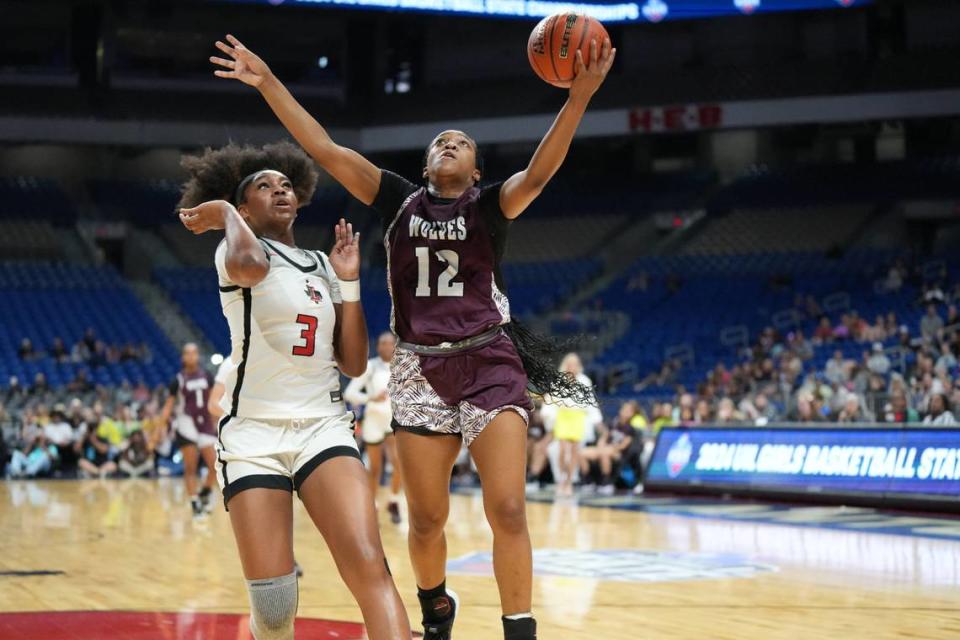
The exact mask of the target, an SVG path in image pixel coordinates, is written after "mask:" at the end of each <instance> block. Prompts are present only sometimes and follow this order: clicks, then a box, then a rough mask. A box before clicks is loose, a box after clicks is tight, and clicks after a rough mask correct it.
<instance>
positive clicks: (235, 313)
mask: <svg viewBox="0 0 960 640" xmlns="http://www.w3.org/2000/svg"><path fill="white" fill-rule="evenodd" d="M260 242H261V244H262V245H263V248H264V251H265V252H266V254H267V258H268V259H269V260H270V270H269V271H268V272H267V276H266V277H265V278H264V279H263V280H262V281H261V282H259V283H258V284H257V285H255V286H253V287H249V288H247V287H241V286H239V285H237V284H235V283H233V282H231V281H230V278H229V276H227V269H226V255H227V243H226V241H224V242H221V243H220V246H219V247H217V252H216V256H215V262H216V265H217V274H218V275H219V278H220V304H221V305H222V307H223V315H224V316H226V318H227V324H229V326H230V341H231V345H232V353H231V355H230V358H229V360H228V362H229V364H226V366H227V371H226V379H225V382H224V394H223V400H222V401H221V402H220V406H221V408H222V409H223V411H224V415H227V416H240V417H244V418H318V417H323V416H332V415H338V414H342V413H343V412H344V411H345V410H346V409H345V407H344V404H343V401H342V399H341V394H340V372H339V370H338V369H337V364H336V361H335V360H334V353H333V329H334V325H335V324H336V314H335V311H334V307H333V305H334V304H340V302H341V299H340V284H339V280H338V279H337V276H336V273H334V271H333V267H332V266H331V265H330V261H329V259H328V258H327V256H326V255H324V254H323V253H322V252H320V251H306V250H303V249H297V248H294V247H288V246H286V245H284V244H281V243H279V242H276V241H271V240H265V239H262V238H261V240H260Z"/></svg>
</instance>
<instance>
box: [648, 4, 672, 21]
mask: <svg viewBox="0 0 960 640" xmlns="http://www.w3.org/2000/svg"><path fill="white" fill-rule="evenodd" d="M668 13H670V7H668V6H667V3H666V2H664V1H663V0H647V3H646V4H645V5H643V15H644V17H645V18H646V19H647V20H649V21H650V22H660V21H661V20H663V19H664V18H666V17H667V14H668Z"/></svg>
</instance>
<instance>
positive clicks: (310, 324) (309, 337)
mask: <svg viewBox="0 0 960 640" xmlns="http://www.w3.org/2000/svg"><path fill="white" fill-rule="evenodd" d="M317 322H318V320H317V318H315V317H314V316H308V315H306V314H304V313H301V314H300V315H298V316H297V324H305V325H307V328H306V329H304V330H303V331H301V332H300V337H301V338H303V341H304V342H303V344H296V345H293V355H295V356H312V355H313V352H314V350H315V349H316V347H317Z"/></svg>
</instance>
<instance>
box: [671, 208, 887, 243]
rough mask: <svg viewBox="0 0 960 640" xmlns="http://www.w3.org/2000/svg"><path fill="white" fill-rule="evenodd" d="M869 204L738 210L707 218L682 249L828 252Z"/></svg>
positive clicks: (856, 223) (853, 226) (852, 229)
mask: <svg viewBox="0 0 960 640" xmlns="http://www.w3.org/2000/svg"><path fill="white" fill-rule="evenodd" d="M870 211H871V209H870V207H868V206H856V205H848V206H833V207H805V208H799V209H794V208H789V209H787V208H784V209H763V210H761V209H751V210H736V211H732V212H730V213H729V214H728V215H725V216H716V217H714V218H711V219H708V220H707V222H706V226H705V228H704V230H703V231H701V232H700V234H698V235H697V236H696V237H695V238H693V240H692V241H691V242H690V243H688V244H687V245H686V246H685V247H683V249H682V250H681V252H682V253H683V254H686V255H743V254H753V253H760V252H781V251H783V252H808V251H810V252H814V251H819V252H825V251H828V250H830V249H832V248H833V247H835V246H838V245H841V244H842V243H843V242H844V241H846V240H847V239H848V238H849V237H850V236H851V234H852V233H854V232H855V231H856V230H857V229H858V227H860V225H862V224H863V223H864V222H865V221H866V220H867V218H868V217H869V215H870Z"/></svg>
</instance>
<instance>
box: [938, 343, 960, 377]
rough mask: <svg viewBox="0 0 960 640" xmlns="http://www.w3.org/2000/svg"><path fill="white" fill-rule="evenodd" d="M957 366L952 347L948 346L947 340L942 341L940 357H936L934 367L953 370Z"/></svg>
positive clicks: (939, 369)
mask: <svg viewBox="0 0 960 640" xmlns="http://www.w3.org/2000/svg"><path fill="white" fill-rule="evenodd" d="M956 366H957V358H956V356H954V355H953V349H951V347H950V343H949V342H944V343H943V344H942V345H941V346H940V357H939V358H937V366H936V367H935V369H936V370H937V371H945V372H948V371H953V369H955V368H956Z"/></svg>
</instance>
